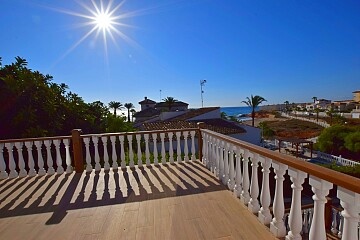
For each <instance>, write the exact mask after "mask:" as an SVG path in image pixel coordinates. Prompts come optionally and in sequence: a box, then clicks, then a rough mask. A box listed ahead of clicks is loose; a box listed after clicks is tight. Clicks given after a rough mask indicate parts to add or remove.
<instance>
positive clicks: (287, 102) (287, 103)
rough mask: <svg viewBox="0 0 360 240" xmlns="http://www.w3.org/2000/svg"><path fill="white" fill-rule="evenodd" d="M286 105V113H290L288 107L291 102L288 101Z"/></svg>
mask: <svg viewBox="0 0 360 240" xmlns="http://www.w3.org/2000/svg"><path fill="white" fill-rule="evenodd" d="M284 104H285V112H286V113H288V111H289V110H288V105H289V104H290V103H289V101H287V100H286V101H285V102H284Z"/></svg>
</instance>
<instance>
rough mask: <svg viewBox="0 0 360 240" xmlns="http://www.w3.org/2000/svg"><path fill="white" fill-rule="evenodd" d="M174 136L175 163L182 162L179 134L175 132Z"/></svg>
mask: <svg viewBox="0 0 360 240" xmlns="http://www.w3.org/2000/svg"><path fill="white" fill-rule="evenodd" d="M175 135H176V143H177V146H176V154H177V156H176V160H177V162H182V159H181V145H180V140H181V132H176V133H175Z"/></svg>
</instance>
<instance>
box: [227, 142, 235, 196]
mask: <svg viewBox="0 0 360 240" xmlns="http://www.w3.org/2000/svg"><path fill="white" fill-rule="evenodd" d="M229 146H230V148H229V181H228V188H229V189H230V190H231V191H234V187H235V168H234V145H232V144H230V145H229Z"/></svg>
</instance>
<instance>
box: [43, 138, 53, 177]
mask: <svg viewBox="0 0 360 240" xmlns="http://www.w3.org/2000/svg"><path fill="white" fill-rule="evenodd" d="M44 145H45V147H46V164H47V167H48V170H47V174H54V173H55V169H54V167H53V164H54V160H53V159H52V156H51V140H45V141H44Z"/></svg>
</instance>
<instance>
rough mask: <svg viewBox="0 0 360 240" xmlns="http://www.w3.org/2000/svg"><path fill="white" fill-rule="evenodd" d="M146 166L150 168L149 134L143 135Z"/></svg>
mask: <svg viewBox="0 0 360 240" xmlns="http://www.w3.org/2000/svg"><path fill="white" fill-rule="evenodd" d="M144 140H145V158H146V166H150V150H149V134H147V133H146V134H144Z"/></svg>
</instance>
